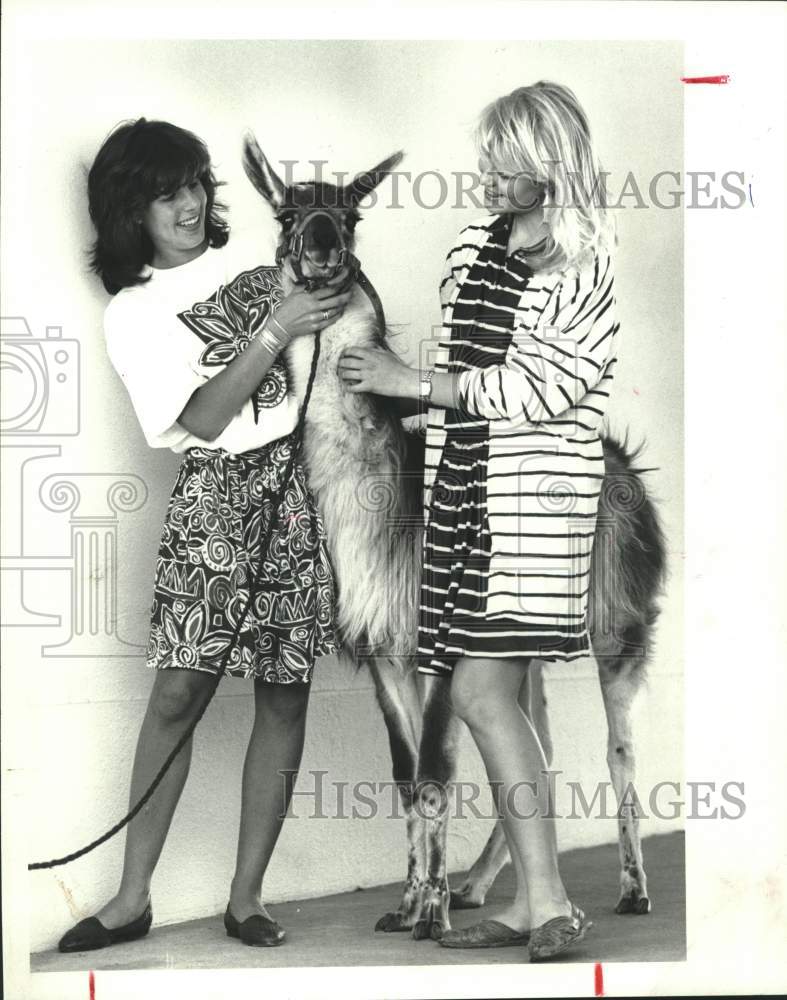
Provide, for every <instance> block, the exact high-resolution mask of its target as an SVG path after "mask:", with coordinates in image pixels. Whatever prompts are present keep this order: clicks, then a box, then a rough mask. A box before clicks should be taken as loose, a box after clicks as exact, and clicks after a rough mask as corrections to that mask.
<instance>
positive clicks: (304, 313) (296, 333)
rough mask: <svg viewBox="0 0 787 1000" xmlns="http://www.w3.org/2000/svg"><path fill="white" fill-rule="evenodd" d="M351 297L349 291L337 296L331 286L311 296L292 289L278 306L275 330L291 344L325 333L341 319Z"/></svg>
mask: <svg viewBox="0 0 787 1000" xmlns="http://www.w3.org/2000/svg"><path fill="white" fill-rule="evenodd" d="M351 295H352V291H348V292H341V293H339V294H337V292H336V288H335V287H332V286H330V285H326V286H325V287H324V288H318V289H316V290H315V291H313V292H307V291H305V290H304V289H302V288H295V289H294V290H293V291H291V292H290V294H289V295H287V296H285V298H283V299H282V301H281V302H280V303H279V305H278V306H277V308H276V310H275V312H274V314H273V317H272V318H273V319H274V320H275V323H274V328H275V327H276V326H277V325H278V326H279V327H280V328H281V329H282V330H283V331H284V333H285V334H286V335H287V337H288V338H289V339H290V340H292V339H293V338H295V337H301V336H303V335H304V334H307V333H316V332H317V331H318V330H324V329H325V327H326V326H330V325H331V323H335V322H336V320H337V319H338V318H339V317H340V316H341V314H342V313H343V312H344V307H345V306H346V305H347V303H348V302H349V301H350V296H351ZM276 332H277V333H278V330H277V331H276Z"/></svg>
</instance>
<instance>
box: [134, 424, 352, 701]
mask: <svg viewBox="0 0 787 1000" xmlns="http://www.w3.org/2000/svg"><path fill="white" fill-rule="evenodd" d="M291 449H292V435H287V437H284V438H280V439H278V440H277V441H273V442H271V443H270V444H268V445H265V446H264V447H262V448H258V449H255V450H253V451H248V452H244V453H243V454H240V455H230V454H228V453H227V452H224V451H221V450H210V449H206V448H191V449H189V451H187V452H186V453H185V455H184V457H183V463H182V465H181V467H180V471H179V473H178V478H177V480H176V482H175V486H174V488H173V491H172V497H171V499H170V502H169V507H168V509H167V514H166V518H165V520H164V529H163V532H162V536H161V545H160V547H159V553H158V562H157V565H156V581H155V588H154V594H153V608H152V611H151V626H150V640H149V644H148V656H147V660H148V666H150V667H155V668H159V669H162V668H168V667H182V668H186V669H189V670H202V671H207V672H209V673H217V672H218V671H219V670H220V668H221V664H222V663H223V662H224V659H225V657H226V655H227V650H228V647H229V646H230V645H231V639H232V636H233V633H234V631H235V628H236V627H237V623H238V620H239V618H240V617H241V616H242V615H243V611H244V608H245V607H246V603H247V601H248V599H249V584H250V582H253V581H254V580H255V579H256V581H257V582H256V583H255V584H254V587H253V590H254V600H253V603H252V607H251V609H250V610H249V613H248V615H247V616H246V620H245V622H244V624H243V627H242V629H241V631H240V634H239V636H238V638H237V640H236V642H235V643H234V645H232V649H231V651H230V653H229V658H228V660H227V668H226V673H227V674H231V675H233V676H236V677H254V678H260V679H262V680H266V681H272V682H275V683H279V684H291V683H308V682H309V681H310V680H311V674H312V669H313V666H314V660H315V657H317V656H324V655H326V654H327V653H333V652H337V650H338V645H337V641H336V638H335V634H334V583H333V571H332V569H331V565H330V562H329V558H328V552H327V548H326V540H325V530H324V527H323V524H322V521H321V519H320V516H319V514H318V513H317V510H316V508H315V506H314V501H313V499H312V496H311V494H310V492H309V490H308V487H307V485H306V480H305V475H304V471H303V468H302V466H301V465H300V463H296V464H295V468H294V473H293V476H292V479H291V481H290V484H289V486H288V488H287V490H286V492H285V496H284V501H283V504H282V507H281V510H280V512H279V517H278V520H277V524H276V526H275V528H274V529H273V533H272V535H271V537H270V542H269V545H268V546H267V551H266V552H265V553H264V561H263V563H262V568H261V570H260V559H261V555H262V553H261V552H260V542H261V540H262V538H263V536H264V534H265V532H266V529H267V527H268V524H269V521H270V518H271V514H272V511H273V501H274V495H275V493H276V491H277V490H278V489H279V487H280V485H281V481H282V477H283V474H284V471H285V466H286V464H287V460H288V458H289V456H290V452H291Z"/></svg>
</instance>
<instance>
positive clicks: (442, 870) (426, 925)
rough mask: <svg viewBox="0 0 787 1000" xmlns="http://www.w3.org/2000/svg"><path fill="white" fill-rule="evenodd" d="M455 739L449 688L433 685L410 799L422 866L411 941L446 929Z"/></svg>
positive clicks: (438, 935) (456, 724)
mask: <svg viewBox="0 0 787 1000" xmlns="http://www.w3.org/2000/svg"><path fill="white" fill-rule="evenodd" d="M458 737H459V720H458V719H457V717H456V715H455V714H454V712H453V709H452V707H451V697H450V684H449V682H448V680H447V679H446V680H443V679H442V678H439V679H435V681H434V683H433V684H432V687H431V689H430V691H429V693H428V695H427V700H426V705H425V707H424V716H423V733H422V736H421V745H420V747H419V752H418V773H417V783H416V788H415V794H414V798H413V808H414V810H415V811H416V812H417V813H418V814H419V816H420V817H421V819H422V822H423V826H424V847H425V860H426V878H425V879H424V882H423V888H422V893H421V905H420V913H419V915H418V919H417V920H416V921H415V923H414V925H413V937H414V938H415V939H416V940H420V939H423V938H433V939H434V940H438V939H439V938H441V937H442V936H443V933H444V931H447V930H449V929H450V927H451V924H450V921H449V919H448V906H449V901H450V891H449V888H448V877H447V850H446V844H447V839H448V815H449V797H450V795H451V782H452V780H453V777H454V774H455V772H456V753H457V744H458Z"/></svg>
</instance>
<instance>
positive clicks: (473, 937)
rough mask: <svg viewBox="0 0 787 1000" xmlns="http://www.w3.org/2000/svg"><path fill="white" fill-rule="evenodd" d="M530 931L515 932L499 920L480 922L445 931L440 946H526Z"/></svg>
mask: <svg viewBox="0 0 787 1000" xmlns="http://www.w3.org/2000/svg"><path fill="white" fill-rule="evenodd" d="M529 938H530V931H515V930H514V928H513V927H509V926H508V925H507V924H503V923H501V922H500V921H499V920H482V921H481V922H480V923H478V924H473V926H472V927H465V928H464V929H463V930H461V931H446V932H445V933H444V934H443V936H442V938H440V944H441V945H442V946H443V947H444V948H506V947H508V946H509V945H515V944H527V942H528V939H529Z"/></svg>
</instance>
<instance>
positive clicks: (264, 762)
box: [230, 680, 310, 922]
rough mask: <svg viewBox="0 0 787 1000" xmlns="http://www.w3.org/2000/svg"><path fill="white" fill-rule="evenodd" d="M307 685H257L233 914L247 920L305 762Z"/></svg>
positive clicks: (258, 905) (256, 907)
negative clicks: (302, 758) (298, 774)
mask: <svg viewBox="0 0 787 1000" xmlns="http://www.w3.org/2000/svg"><path fill="white" fill-rule="evenodd" d="M309 690H310V686H309V685H308V684H271V683H268V682H266V681H260V680H258V681H255V682H254V705H255V715H254V728H253V729H252V733H251V739H250V740H249V747H248V750H247V751H246V761H245V763H244V766H243V793H242V802H241V819H240V832H239V834H238V855H237V862H236V866H235V876H234V878H233V880H232V887H231V890H230V911H231V913H232V915H233V917H235V919H236V920H238V921H240V922H242V921H244V920H245V919H246V918H247V917H250V916H252V914H254V913H261V914H262V915H263V916H266V917H269V916H270V914H268V913H267V912H266V910H265V907H264V906H263V904H262V900H261V898H260V893H261V891H262V879H263V876H264V874H265V870H266V868H267V867H268V862H269V861H270V858H271V855H272V854H273V848H274V847H275V845H276V840H277V838H278V836H279V831H280V830H281V825H282V822H283V818H284V814H285V813H286V811H287V806H288V805H289V802H290V797H291V795H292V788H293V785H294V783H295V772H297V770H298V768H299V767H300V764H301V756H302V754H303V741H304V736H305V733H306V708H307V705H308V702H309Z"/></svg>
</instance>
